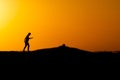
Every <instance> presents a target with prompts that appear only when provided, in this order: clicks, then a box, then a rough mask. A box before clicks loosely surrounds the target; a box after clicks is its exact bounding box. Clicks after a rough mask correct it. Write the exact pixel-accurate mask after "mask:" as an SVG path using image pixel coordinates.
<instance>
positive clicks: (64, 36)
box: [0, 0, 120, 51]
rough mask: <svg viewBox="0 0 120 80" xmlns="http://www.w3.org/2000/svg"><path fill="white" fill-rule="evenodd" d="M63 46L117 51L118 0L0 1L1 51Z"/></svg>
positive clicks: (119, 45) (119, 27) (119, 40)
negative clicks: (26, 44) (26, 40)
mask: <svg viewBox="0 0 120 80" xmlns="http://www.w3.org/2000/svg"><path fill="white" fill-rule="evenodd" d="M28 32H31V33H32V34H31V36H32V37H33V39H32V40H30V44H31V47H30V48H31V50H36V49H42V48H51V47H57V46H60V45H61V44H63V43H64V44H66V45H68V46H70V47H75V48H79V49H83V50H90V51H100V50H102V51H103V50H111V51H114V50H120V1H119V0H0V50H20V51H21V50H22V49H23V47H24V38H25V36H26V35H27V33H28Z"/></svg>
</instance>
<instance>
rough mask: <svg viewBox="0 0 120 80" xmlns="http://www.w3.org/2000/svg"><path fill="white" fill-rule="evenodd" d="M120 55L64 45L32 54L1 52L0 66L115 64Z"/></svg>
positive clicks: (32, 52)
mask: <svg viewBox="0 0 120 80" xmlns="http://www.w3.org/2000/svg"><path fill="white" fill-rule="evenodd" d="M115 63H117V64H118V63H120V54H119V52H118V53H116V54H115V53H112V52H90V51H86V50H80V49H77V48H72V47H68V46H66V45H64V44H63V45H62V46H59V47H54V48H48V49H40V50H35V51H31V52H29V53H28V52H17V51H8V52H7V51H3V52H0V64H115Z"/></svg>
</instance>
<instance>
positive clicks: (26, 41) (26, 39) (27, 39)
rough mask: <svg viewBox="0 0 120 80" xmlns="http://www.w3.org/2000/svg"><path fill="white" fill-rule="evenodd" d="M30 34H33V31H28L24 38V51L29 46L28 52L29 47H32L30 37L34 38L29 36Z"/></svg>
mask: <svg viewBox="0 0 120 80" xmlns="http://www.w3.org/2000/svg"><path fill="white" fill-rule="evenodd" d="M30 35H31V33H28V34H27V36H26V37H25V39H24V42H25V47H24V49H23V51H25V48H26V47H27V46H28V52H29V49H30V44H29V39H32V37H31V38H30V37H29V36H30Z"/></svg>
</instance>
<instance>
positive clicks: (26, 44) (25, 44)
mask: <svg viewBox="0 0 120 80" xmlns="http://www.w3.org/2000/svg"><path fill="white" fill-rule="evenodd" d="M26 47H27V44H26V43H25V47H24V48H23V51H25V48H26Z"/></svg>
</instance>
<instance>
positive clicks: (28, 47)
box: [28, 43, 30, 52]
mask: <svg viewBox="0 0 120 80" xmlns="http://www.w3.org/2000/svg"><path fill="white" fill-rule="evenodd" d="M29 50H30V44H29V43H28V52H29Z"/></svg>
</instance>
